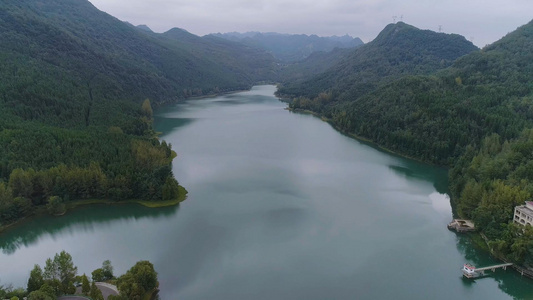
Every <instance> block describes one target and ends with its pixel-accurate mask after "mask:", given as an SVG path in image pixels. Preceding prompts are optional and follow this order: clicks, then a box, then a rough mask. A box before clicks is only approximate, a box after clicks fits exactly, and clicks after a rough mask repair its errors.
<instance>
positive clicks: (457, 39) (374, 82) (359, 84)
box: [279, 22, 477, 101]
mask: <svg viewBox="0 0 533 300" xmlns="http://www.w3.org/2000/svg"><path fill="white" fill-rule="evenodd" d="M475 50H477V48H476V47H475V46H474V45H473V44H472V43H471V42H469V41H467V40H466V39H465V38H464V37H462V36H459V35H456V34H444V33H436V32H433V31H429V30H420V29H418V28H416V27H413V26H411V25H408V24H405V23H403V22H398V23H396V24H389V25H388V26H386V27H385V28H384V29H383V30H382V31H381V33H380V34H379V35H378V36H377V37H376V38H375V39H374V40H373V41H372V42H370V43H368V44H366V45H364V46H361V47H360V48H358V49H355V50H352V51H350V52H348V53H346V54H345V55H344V57H341V58H340V59H338V62H337V63H336V64H335V65H333V66H331V67H330V68H329V69H328V70H327V71H325V72H323V73H321V74H319V75H316V76H312V75H314V74H310V75H311V76H310V77H311V78H307V80H304V81H303V82H292V81H289V82H284V84H283V86H282V87H281V88H280V89H279V94H281V95H285V96H289V97H295V96H303V97H307V98H315V97H317V96H318V94H319V93H322V92H327V93H331V94H332V95H333V98H334V100H335V101H353V100H355V99H357V98H358V97H360V96H362V95H364V94H366V93H368V92H370V91H373V90H375V89H376V88H377V87H378V86H380V85H383V84H384V83H387V82H391V81H393V80H395V79H398V78H399V77H401V76H404V75H418V74H430V73H432V72H435V71H436V70H438V69H442V68H445V67H447V66H450V65H451V64H452V63H453V61H454V60H455V59H457V58H458V57H460V56H463V55H465V54H467V53H470V52H472V51H475Z"/></svg>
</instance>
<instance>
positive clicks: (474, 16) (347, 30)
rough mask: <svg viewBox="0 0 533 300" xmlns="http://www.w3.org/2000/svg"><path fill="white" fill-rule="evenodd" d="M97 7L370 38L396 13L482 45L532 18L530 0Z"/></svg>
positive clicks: (141, 2) (193, 0)
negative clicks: (440, 27) (440, 26)
mask: <svg viewBox="0 0 533 300" xmlns="http://www.w3.org/2000/svg"><path fill="white" fill-rule="evenodd" d="M90 1H91V2H92V3H93V4H94V5H95V6H96V7H97V8H98V9H100V10H103V11H105V12H107V13H109V14H111V15H113V16H115V17H117V18H119V19H121V20H123V21H128V22H130V23H132V24H135V25H139V24H146V25H148V26H149V27H150V28H152V30H154V31H156V32H164V31H167V30H168V29H170V28H172V27H180V28H183V29H186V30H188V31H189V32H191V33H194V34H197V35H204V34H208V33H213V32H229V31H239V32H244V31H276V32H281V33H305V34H317V35H322V36H325V35H344V34H350V35H352V36H358V37H360V38H361V39H363V41H365V42H369V41H371V40H372V39H374V38H375V37H376V35H377V34H378V33H379V32H380V31H381V30H382V29H383V27H385V26H386V25H387V24H389V23H391V22H392V21H393V19H392V16H393V15H396V16H398V20H399V18H400V16H402V15H403V20H404V21H405V22H406V23H409V24H411V25H414V26H416V27H418V28H421V29H431V30H435V31H437V30H438V28H439V25H442V28H443V32H447V33H458V34H461V35H464V36H465V37H466V38H468V39H471V38H473V41H474V43H475V44H476V45H478V46H484V45H486V44H489V43H492V42H494V41H496V40H498V39H500V38H501V37H502V36H504V35H505V34H507V33H508V32H510V31H513V30H514V29H516V28H517V27H518V26H520V25H523V24H525V23H527V22H529V21H530V20H531V18H533V15H532V14H531V12H532V11H533V1H530V0H506V1H491V0H484V1H482V0H440V1H437V0H401V1H399V0H291V1H286V0H90Z"/></svg>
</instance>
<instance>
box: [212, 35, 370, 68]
mask: <svg viewBox="0 0 533 300" xmlns="http://www.w3.org/2000/svg"><path fill="white" fill-rule="evenodd" d="M212 36H217V37H221V38H224V39H228V40H231V41H237V42H241V43H243V44H246V45H249V46H252V47H256V48H260V49H263V50H266V51H268V52H269V53H271V54H272V55H274V57H276V58H277V59H279V60H281V61H284V62H296V61H300V60H303V59H305V58H307V57H308V56H309V55H311V54H312V53H314V52H329V51H332V50H333V49H335V48H355V47H358V46H361V45H362V44H363V41H361V39H360V38H358V37H356V38H353V37H351V36H349V35H344V36H341V37H339V36H329V37H319V36H317V35H305V34H281V33H275V32H267V33H261V32H246V33H237V32H230V33H223V34H222V33H216V34H212Z"/></svg>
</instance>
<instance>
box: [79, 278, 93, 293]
mask: <svg viewBox="0 0 533 300" xmlns="http://www.w3.org/2000/svg"><path fill="white" fill-rule="evenodd" d="M90 291H91V285H90V284H89V279H87V276H86V275H85V274H83V276H82V278H81V292H82V293H83V294H84V295H85V296H87V295H89V292H90Z"/></svg>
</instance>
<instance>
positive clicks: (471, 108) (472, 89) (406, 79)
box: [279, 22, 533, 266]
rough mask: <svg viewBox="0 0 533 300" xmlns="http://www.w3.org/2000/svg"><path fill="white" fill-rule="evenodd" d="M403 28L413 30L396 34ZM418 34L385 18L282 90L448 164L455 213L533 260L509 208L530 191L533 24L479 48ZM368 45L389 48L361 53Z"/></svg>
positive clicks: (296, 104)
mask: <svg viewBox="0 0 533 300" xmlns="http://www.w3.org/2000/svg"><path fill="white" fill-rule="evenodd" d="M402 30H409V31H410V32H409V34H404V35H403V38H402V39H401V40H395V39H394V35H397V34H400V33H401V32H402ZM415 33H416V30H414V29H413V28H412V27H411V28H409V26H407V25H405V24H402V23H398V24H393V25H389V26H387V28H385V29H384V31H383V32H382V33H381V34H380V35H379V36H378V37H377V38H376V40H375V41H373V42H371V43H369V44H367V45H365V46H363V47H361V48H360V49H357V50H355V51H354V52H353V53H352V54H351V56H350V58H347V59H345V60H344V61H341V62H339V63H338V64H337V65H335V66H333V67H332V68H331V69H329V70H328V71H326V72H325V73H323V74H321V75H318V76H315V77H312V78H309V79H308V80H307V81H305V80H304V81H302V82H300V83H297V84H293V83H286V84H284V85H283V86H282V87H281V88H280V89H279V94H280V95H284V96H288V97H290V98H292V100H291V103H290V107H291V108H292V109H295V110H298V109H305V110H309V111H312V112H314V113H317V114H319V115H320V116H322V117H325V118H327V119H328V120H329V121H330V122H331V123H332V125H334V126H335V127H337V128H338V129H340V130H342V131H344V132H347V133H350V134H353V135H357V136H360V137H363V138H366V139H369V140H372V141H374V142H376V143H377V144H379V145H381V146H383V147H386V148H389V149H391V150H393V151H397V152H399V153H402V154H404V155H407V156H411V157H414V158H417V159H420V160H423V161H426V162H430V163H435V164H439V165H446V166H449V167H450V168H451V169H450V190H451V195H452V201H453V202H454V204H455V207H456V208H457V213H458V214H459V216H461V217H464V218H472V219H473V220H474V221H475V223H476V226H477V227H478V228H479V229H480V230H481V231H482V232H483V233H484V234H485V236H486V237H487V238H488V240H489V246H490V247H491V249H492V251H493V252H494V253H496V254H497V255H500V256H502V257H505V258H507V259H509V260H511V261H514V262H518V263H522V264H526V265H529V266H533V242H531V238H530V236H531V234H532V232H531V229H530V228H528V229H527V230H525V231H524V230H522V229H521V228H519V226H516V225H514V224H513V223H512V217H513V209H514V206H516V205H519V204H523V203H524V201H525V200H528V199H530V198H531V195H532V192H533V188H532V183H531V180H532V179H533V177H532V175H531V171H530V169H531V167H532V166H531V158H532V157H531V153H533V152H532V151H533V150H532V149H533V148H531V144H532V142H533V140H532V137H533V136H532V134H531V130H530V129H529V128H532V125H533V123H532V122H533V108H532V107H533V106H532V104H533V93H532V92H533V90H532V88H533V87H532V85H531V82H533V22H531V23H529V24H527V25H524V26H522V27H520V28H518V29H517V30H516V31H514V32H512V33H510V34H508V35H507V36H505V37H504V38H502V39H501V40H499V41H497V42H495V43H494V44H492V45H489V46H487V47H485V48H483V49H481V50H479V51H474V49H472V48H471V47H466V45H467V44H466V41H465V40H464V38H460V37H457V36H449V38H448V39H444V35H442V34H437V33H433V34H430V35H428V36H432V37H434V38H433V39H429V40H425V42H422V41H423V39H422V40H421V38H423V36H422V35H420V32H418V38H416V37H415ZM391 34H392V35H391ZM439 35H440V36H441V38H442V40H441V41H440V42H439V40H438V39H437V38H438V37H439ZM432 41H433V42H432ZM374 43H376V45H377V44H380V48H382V49H389V51H386V52H385V51H384V52H382V53H381V54H380V56H379V57H375V58H374V59H371V58H368V59H366V60H365V59H360V58H359V59H357V58H358V57H362V56H368V55H369V54H366V53H365V50H366V49H368V48H370V47H372V46H373V44H374ZM420 43H422V44H423V45H424V46H425V47H416V45H418V44H420ZM387 47H392V48H387ZM406 47H407V49H411V50H410V51H409V52H408V54H405V53H404V54H400V53H402V50H401V49H406ZM396 48H397V50H394V49H396ZM425 48H427V49H425ZM415 49H416V50H417V51H414V50H415ZM430 49H434V51H435V52H434V54H432V55H429V56H428V53H430ZM439 49H441V50H443V51H444V52H440V51H439ZM460 49H462V50H461V51H458V50H460ZM398 50H400V51H398ZM468 52H471V53H469V54H467V53H468ZM453 53H455V57H456V58H457V59H455V58H454V55H453ZM435 54H440V55H443V57H442V60H440V62H439V59H438V57H437V56H436V55H435ZM465 54H466V55H465ZM422 62H423V63H422ZM365 63H367V64H368V67H367V68H365V67H364V66H365V65H364V64H365ZM349 66H352V67H349ZM372 66H375V68H372ZM340 77H342V79H341V78H340Z"/></svg>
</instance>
